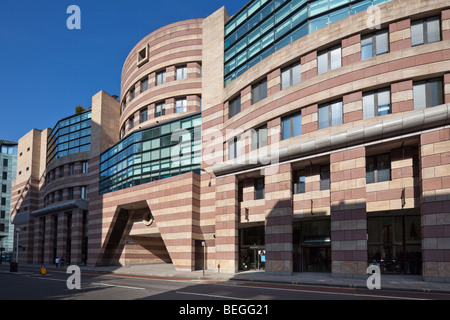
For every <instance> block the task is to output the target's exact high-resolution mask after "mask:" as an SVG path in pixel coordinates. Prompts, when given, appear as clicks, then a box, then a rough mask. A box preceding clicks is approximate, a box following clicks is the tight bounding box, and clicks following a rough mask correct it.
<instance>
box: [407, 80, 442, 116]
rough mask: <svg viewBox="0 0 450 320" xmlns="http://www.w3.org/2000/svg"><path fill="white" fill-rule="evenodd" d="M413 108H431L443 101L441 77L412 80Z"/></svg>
mask: <svg viewBox="0 0 450 320" xmlns="http://www.w3.org/2000/svg"><path fill="white" fill-rule="evenodd" d="M413 93H414V94H413V96H414V109H423V108H431V107H434V106H438V105H441V104H443V103H444V85H443V81H442V79H433V80H427V81H419V82H414V87H413Z"/></svg>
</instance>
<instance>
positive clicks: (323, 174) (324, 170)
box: [320, 165, 330, 190]
mask: <svg viewBox="0 0 450 320" xmlns="http://www.w3.org/2000/svg"><path fill="white" fill-rule="evenodd" d="M320 190H330V165H326V166H321V167H320Z"/></svg>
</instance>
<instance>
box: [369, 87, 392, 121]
mask: <svg viewBox="0 0 450 320" xmlns="http://www.w3.org/2000/svg"><path fill="white" fill-rule="evenodd" d="M363 112H364V119H367V118H373V117H377V116H384V115H386V114H390V113H391V90H390V89H383V90H378V91H374V92H369V93H366V94H364V95H363Z"/></svg>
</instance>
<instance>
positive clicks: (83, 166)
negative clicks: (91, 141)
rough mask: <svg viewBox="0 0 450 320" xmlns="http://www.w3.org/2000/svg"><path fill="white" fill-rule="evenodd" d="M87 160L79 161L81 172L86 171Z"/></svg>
mask: <svg viewBox="0 0 450 320" xmlns="http://www.w3.org/2000/svg"><path fill="white" fill-rule="evenodd" d="M88 169H89V168H88V162H87V161H83V162H82V163H81V172H82V173H87V172H88Z"/></svg>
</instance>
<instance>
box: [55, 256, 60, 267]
mask: <svg viewBox="0 0 450 320" xmlns="http://www.w3.org/2000/svg"><path fill="white" fill-rule="evenodd" d="M55 265H56V267H57V268H58V266H59V258H58V257H56V259H55Z"/></svg>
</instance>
